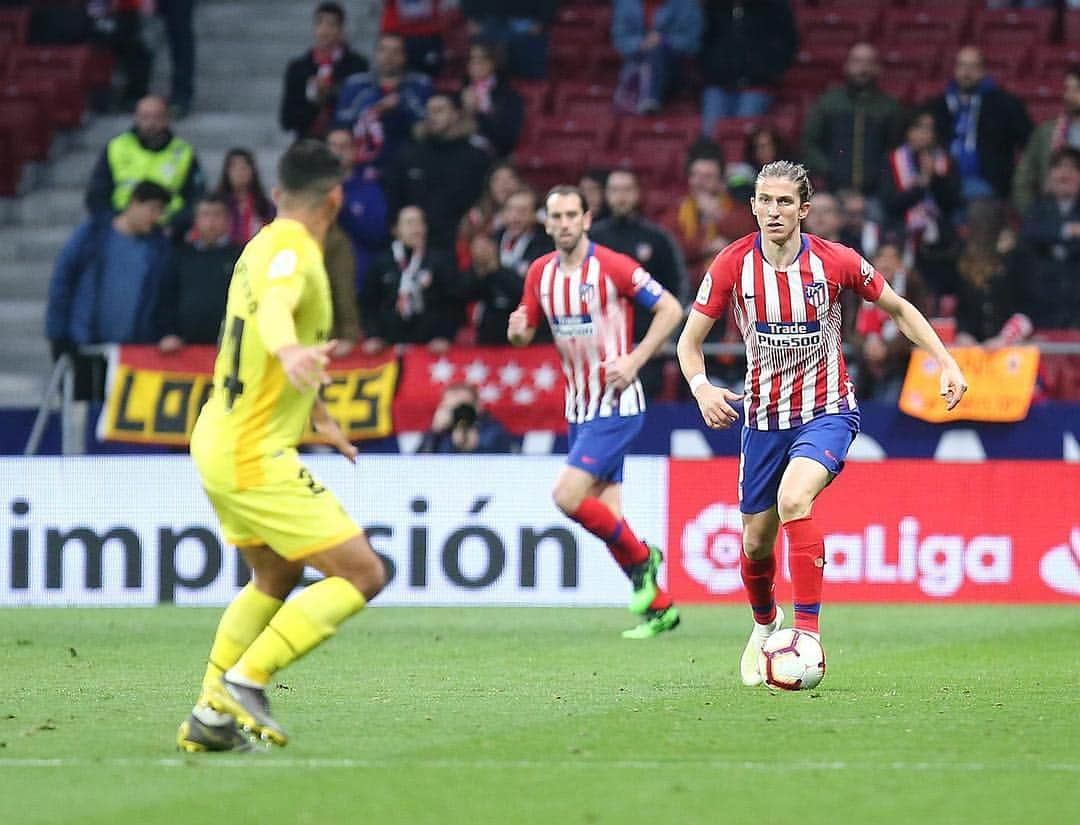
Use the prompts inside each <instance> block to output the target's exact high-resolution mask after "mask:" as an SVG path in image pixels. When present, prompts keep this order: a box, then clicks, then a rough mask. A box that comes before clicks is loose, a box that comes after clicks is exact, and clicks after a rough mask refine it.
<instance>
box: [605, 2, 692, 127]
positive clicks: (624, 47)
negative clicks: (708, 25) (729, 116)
mask: <svg viewBox="0 0 1080 825" xmlns="http://www.w3.org/2000/svg"><path fill="white" fill-rule="evenodd" d="M703 26H704V19H703V17H702V13H701V6H700V5H699V4H698V0H662V2H646V0H615V7H614V13H613V16H612V19H611V42H612V44H613V45H614V46H615V50H616V51H617V52H618V53H619V54H621V55H622V57H623V61H624V62H623V68H622V70H621V71H620V72H619V83H618V86H617V88H616V90H615V105H616V107H617V108H618V109H619V110H620V111H623V112H632V113H633V112H636V113H637V114H652V113H654V112H658V111H660V107H661V104H662V103H663V102H664V98H665V97H666V96H667V93H668V92H669V91H670V89H671V88H672V87H673V86H675V85H676V84H677V83H678V77H679V73H680V70H681V65H680V64H681V62H682V61H683V60H685V59H687V58H689V57H693V56H695V55H696V54H697V53H698V49H700V47H701V32H702V28H703Z"/></svg>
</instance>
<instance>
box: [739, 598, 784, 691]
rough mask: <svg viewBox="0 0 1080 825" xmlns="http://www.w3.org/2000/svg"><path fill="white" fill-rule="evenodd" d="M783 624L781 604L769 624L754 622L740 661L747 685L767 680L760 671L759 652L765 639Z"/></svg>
mask: <svg viewBox="0 0 1080 825" xmlns="http://www.w3.org/2000/svg"><path fill="white" fill-rule="evenodd" d="M783 626H784V611H783V610H782V609H781V608H780V605H777V606H776V618H775V619H773V620H772V621H771V622H769V624H758V623H757V622H754V629H753V630H751V631H750V638H749V639H748V640H747V642H746V648H745V649H744V650H743V654H742V659H741V660H740V661H739V675H740V676H742V683H743V684H744V685H746V686H747V687H754V686H755V685H760V684H761V683H762V682H764V681H765V680H764V679H763V678H762V677H761V673H760V672H759V671H758V654H759V653H761V646H762V645H763V644H765V640H766V639H768V638H769V637H770V636H771V635H772V634H774V633H775V632H776V631H777V630H779V629H780V628H781V627H783Z"/></svg>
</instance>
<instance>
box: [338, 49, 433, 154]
mask: <svg viewBox="0 0 1080 825" xmlns="http://www.w3.org/2000/svg"><path fill="white" fill-rule="evenodd" d="M406 68H407V64H406V61H405V41H404V40H403V39H402V38H401V37H400V36H399V35H396V34H381V35H379V40H378V42H377V43H376V45H375V69H374V70H373V71H370V72H361V73H359V74H354V75H352V76H351V77H349V78H347V79H346V80H345V82H344V84H343V85H342V87H341V94H340V96H339V97H338V105H337V111H336V112H335V114H334V126H335V127H338V128H343V129H348V130H349V131H350V132H352V135H353V140H354V142H355V143H356V157H355V160H356V162H357V163H359V164H368V163H371V164H374V165H375V166H376V168H377V169H378V170H379V171H380V172H382V171H383V170H385V169H387V168H389V166H390V164H391V163H392V162H393V160H394V155H395V154H396V153H397V151H398V149H400V148H401V146H403V145H404V144H405V142H406V141H407V140H408V139H409V136H410V134H412V128H413V126H414V125H415V124H416V123H418V122H419V121H420V120H422V119H423V117H424V106H425V105H426V104H427V100H428V98H429V97H430V96H431V79H430V78H429V77H428V76H427V75H425V74H421V73H419V72H409V71H407V70H406Z"/></svg>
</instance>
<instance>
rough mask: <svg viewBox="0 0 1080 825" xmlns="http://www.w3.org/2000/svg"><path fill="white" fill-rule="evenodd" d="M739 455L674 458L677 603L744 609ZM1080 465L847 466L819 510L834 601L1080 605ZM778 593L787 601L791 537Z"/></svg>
mask: <svg viewBox="0 0 1080 825" xmlns="http://www.w3.org/2000/svg"><path fill="white" fill-rule="evenodd" d="M738 474H739V463H738V460H737V459H713V460H709V461H671V462H670V464H669V478H668V485H669V488H668V489H669V499H668V565H669V566H668V579H669V582H670V585H671V590H672V595H673V596H674V598H675V599H676V601H679V600H681V601H691V602H720V601H730V602H745V596H744V595H743V590H742V582H741V579H740V575H739V553H740V552H741V546H742V539H741V529H742V516H741V514H740V512H739V500H738V492H737V488H736V484H737V480H738ZM1078 495H1080V466H1078V465H1075V464H1066V463H1064V462H1052V461H989V462H985V463H981V464H946V463H938V462H932V461H918V460H899V459H898V460H889V461H886V462H875V463H867V464H855V463H848V465H847V468H846V469H845V470H844V472H843V473H842V474H841V475H840V476H839V477H838V478H837V479H836V481H835V482H834V483H833V484H832V485H830V487H829V489H828V491H826V493H825V494H824V495H822V496H821V498H820V499H819V500H818V501H817V502H816V503H815V504H814V521H815V522H817V523H818V524H819V525H820V526H821V528H822V530H823V531H824V533H825V561H826V563H825V601H826V602H852V601H856V602H925V601H931V602H939V601H951V602H1013V603H1041V602H1074V603H1075V602H1077V601H1080V508H1078V507H1077V503H1076V502H1077V500H1078ZM778 547H779V548H780V549H781V562H780V564H779V565H778V570H779V571H780V573H779V576H778V580H777V588H776V590H777V598H778V600H784V601H788V602H790V600H791V587H790V582H789V580H788V575H787V569H788V568H787V561H786V545H785V540H784V537H783V532H782V531H781V535H780V537H779V538H778Z"/></svg>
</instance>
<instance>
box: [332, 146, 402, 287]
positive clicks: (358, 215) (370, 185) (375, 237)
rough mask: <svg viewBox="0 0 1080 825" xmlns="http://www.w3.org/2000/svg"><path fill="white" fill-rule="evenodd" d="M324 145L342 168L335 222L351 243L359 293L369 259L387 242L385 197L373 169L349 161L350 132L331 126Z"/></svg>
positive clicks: (355, 280) (351, 147)
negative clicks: (340, 190)
mask: <svg viewBox="0 0 1080 825" xmlns="http://www.w3.org/2000/svg"><path fill="white" fill-rule="evenodd" d="M326 145H327V146H328V147H329V148H330V151H331V152H333V153H334V154H335V155H337V157H338V159H339V160H340V161H341V165H342V166H343V167H344V169H345V181H344V182H343V183H342V184H341V189H342V192H343V194H344V196H345V197H344V200H343V202H342V204H341V211H340V212H338V225H339V226H341V228H342V229H344V230H345V234H346V235H347V236H348V238H349V241H350V242H351V243H352V252H353V262H354V263H355V265H356V268H355V270H354V273H353V284H354V289H355V290H356V292H357V294H359V293H361V292H363V289H364V279H365V278H366V277H367V272H368V269H369V268H370V266H371V260H372V258H374V257H375V255H376V254H378V253H379V252H381V251H382V250H384V249H385V248H386V246H387V244H388V243H389V241H390V238H389V234H388V232H387V216H388V210H387V208H386V196H385V195H384V194H383V189H382V185H381V184H380V183H379V180H378V176H377V175H376V174H375V170H374V169H373V168H372V167H370V166H357V165H356V163H354V162H353V149H354V147H353V140H352V134H351V133H350V132H349V131H347V130H346V129H334V130H333V131H332V132H330V134H329V135H327V136H326Z"/></svg>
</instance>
